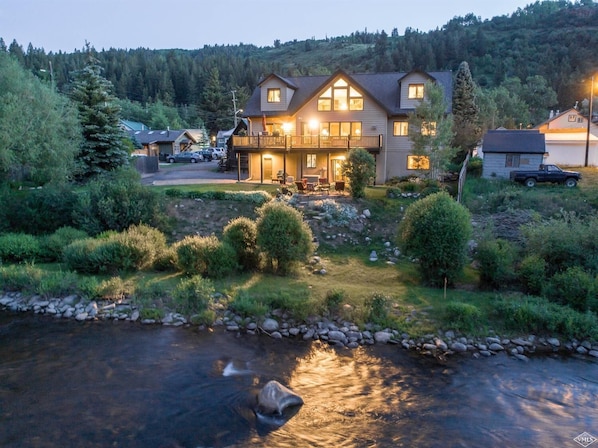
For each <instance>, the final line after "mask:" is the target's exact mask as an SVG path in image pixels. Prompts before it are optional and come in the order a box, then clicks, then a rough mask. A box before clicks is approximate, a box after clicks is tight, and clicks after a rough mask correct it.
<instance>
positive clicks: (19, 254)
mask: <svg viewBox="0 0 598 448" xmlns="http://www.w3.org/2000/svg"><path fill="white" fill-rule="evenodd" d="M41 253H42V249H41V244H40V241H39V239H38V238H36V237H35V236H33V235H29V234H26V233H6V234H4V235H0V260H2V261H5V262H10V263H20V262H22V261H34V260H35V259H37V258H39V257H40V255H41Z"/></svg>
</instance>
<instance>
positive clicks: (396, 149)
mask: <svg viewBox="0 0 598 448" xmlns="http://www.w3.org/2000/svg"><path fill="white" fill-rule="evenodd" d="M428 83H437V84H439V85H440V86H441V87H442V88H443V90H444V93H445V100H446V104H447V113H450V111H451V104H452V102H451V100H452V73H451V72H448V71H444V72H422V71H412V72H409V73H375V74H348V73H346V72H344V71H337V72H336V73H334V74H332V75H327V76H302V77H282V76H279V75H276V74H271V75H269V76H266V77H265V78H264V79H263V80H262V81H261V82H260V83H259V84H258V86H257V87H256V89H255V90H254V92H253V94H252V96H251V98H250V99H249V101H248V103H247V105H246V106H245V108H244V113H243V117H244V118H245V119H246V120H247V123H248V128H247V131H246V132H245V133H244V134H245V135H233V138H232V144H233V148H234V150H235V152H236V154H237V164H238V166H237V169H238V178H239V180H241V176H242V175H243V177H244V179H251V180H258V181H260V182H270V181H271V180H273V179H276V178H277V176H276V173H278V172H281V173H285V174H286V176H284V178H285V180H288V178H289V177H291V178H294V179H301V178H305V177H307V176H309V177H312V176H313V177H320V178H326V179H328V181H329V182H334V181H336V180H341V179H342V174H341V166H342V162H343V161H344V160H345V157H346V155H347V151H348V150H349V149H351V148H363V149H366V150H367V151H369V152H370V153H371V154H372V155H373V156H374V157H375V159H376V179H375V181H376V183H378V184H381V183H384V182H385V181H386V180H388V179H390V178H392V177H395V176H405V175H408V174H411V173H416V172H417V169H418V168H420V167H421V158H418V157H415V156H413V155H412V154H411V147H412V145H411V141H410V139H409V136H408V132H409V126H408V121H407V120H408V116H409V114H410V113H412V112H413V111H414V109H415V107H416V106H417V105H418V104H419V103H420V102H421V101H422V100H423V99H424V98H425V94H426V92H425V89H426V84H428Z"/></svg>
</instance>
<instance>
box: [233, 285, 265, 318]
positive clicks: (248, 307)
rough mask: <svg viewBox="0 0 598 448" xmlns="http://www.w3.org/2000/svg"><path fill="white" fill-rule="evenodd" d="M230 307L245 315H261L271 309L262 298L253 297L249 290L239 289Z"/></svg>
mask: <svg viewBox="0 0 598 448" xmlns="http://www.w3.org/2000/svg"><path fill="white" fill-rule="evenodd" d="M229 308H230V309H231V310H233V311H234V312H235V313H236V314H239V315H241V316H243V317H261V316H265V315H266V313H268V312H269V311H270V307H269V306H268V305H267V304H265V303H264V302H263V300H261V298H256V297H253V296H252V295H251V294H249V292H248V291H247V290H240V291H238V292H237V294H236V295H235V296H234V298H233V301H232V302H231V303H230V305H229Z"/></svg>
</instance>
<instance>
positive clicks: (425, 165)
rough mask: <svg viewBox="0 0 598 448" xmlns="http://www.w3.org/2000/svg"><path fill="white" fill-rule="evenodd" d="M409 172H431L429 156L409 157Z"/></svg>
mask: <svg viewBox="0 0 598 448" xmlns="http://www.w3.org/2000/svg"><path fill="white" fill-rule="evenodd" d="M407 169H408V170H429V169H430V159H429V158H428V157H427V156H407Z"/></svg>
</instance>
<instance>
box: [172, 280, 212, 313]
mask: <svg viewBox="0 0 598 448" xmlns="http://www.w3.org/2000/svg"><path fill="white" fill-rule="evenodd" d="M213 293H214V286H213V284H212V281H211V280H209V279H204V278H202V277H201V276H199V275H195V276H193V277H191V278H187V279H183V280H181V281H180V282H179V284H178V285H177V286H176V287H175V288H174V290H173V291H172V299H173V302H174V306H175V309H176V311H177V312H178V313H181V314H184V315H186V316H190V315H192V314H198V313H200V312H202V311H205V310H207V309H208V307H209V305H210V304H211V302H212V294H213Z"/></svg>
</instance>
